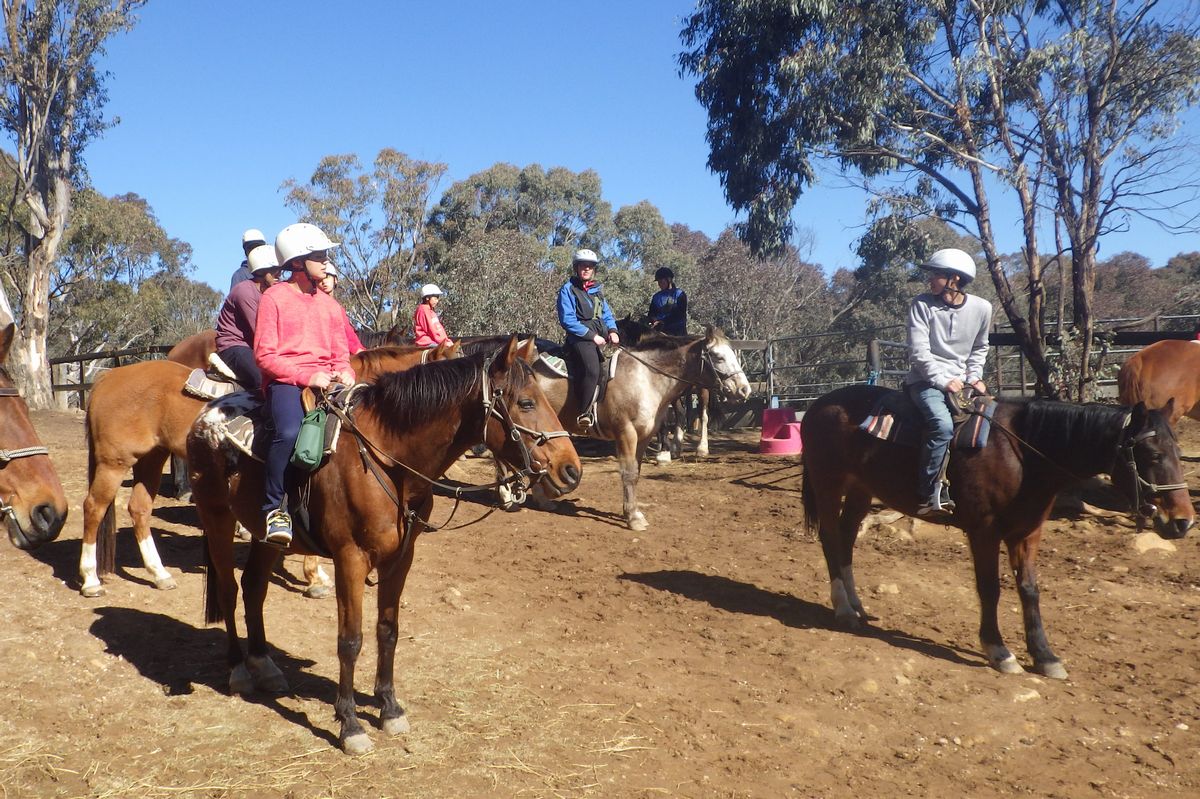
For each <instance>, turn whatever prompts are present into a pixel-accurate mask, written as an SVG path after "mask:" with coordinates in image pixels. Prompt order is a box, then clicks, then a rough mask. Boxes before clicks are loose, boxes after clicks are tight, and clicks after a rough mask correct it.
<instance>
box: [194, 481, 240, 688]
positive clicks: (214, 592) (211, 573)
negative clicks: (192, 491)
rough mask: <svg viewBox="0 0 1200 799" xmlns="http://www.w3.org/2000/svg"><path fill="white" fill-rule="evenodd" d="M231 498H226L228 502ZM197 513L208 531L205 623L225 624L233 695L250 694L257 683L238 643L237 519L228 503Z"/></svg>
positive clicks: (201, 508) (201, 507)
mask: <svg viewBox="0 0 1200 799" xmlns="http://www.w3.org/2000/svg"><path fill="white" fill-rule="evenodd" d="M227 501H228V499H227V498H226V502H227ZM196 512H197V513H198V514H199V515H200V525H201V526H202V527H203V528H204V551H205V554H206V556H207V557H206V562H205V574H204V621H205V623H207V624H213V623H216V622H219V621H224V622H225V638H226V649H225V662H226V665H227V666H228V667H229V692H230V693H233V694H249V693H252V692H253V691H254V680H253V678H252V677H251V676H250V672H249V671H248V670H247V669H246V663H245V655H244V654H243V653H242V645H241V642H240V641H239V640H238V631H237V596H238V584H237V579H236V578H235V577H234V571H233V568H234V566H233V528H234V525H235V523H236V520H235V519H234V517H233V512H232V511H231V510H230V509H229V506H228V504H225V505H222V504H221V503H220V502H213V503H206V502H202V503H198V504H197V505H196Z"/></svg>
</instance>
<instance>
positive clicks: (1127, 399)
mask: <svg viewBox="0 0 1200 799" xmlns="http://www.w3.org/2000/svg"><path fill="white" fill-rule="evenodd" d="M1141 373H1142V366H1141V359H1140V358H1139V357H1138V355H1137V354H1134V355H1133V357H1131V358H1130V359H1129V360H1127V361H1125V363H1123V364H1121V370H1120V371H1119V372H1117V398H1118V401H1119V402H1120V403H1121V404H1122V405H1136V404H1137V403H1139V402H1145V401H1146V395H1145V393H1144V392H1143V391H1142V381H1141Z"/></svg>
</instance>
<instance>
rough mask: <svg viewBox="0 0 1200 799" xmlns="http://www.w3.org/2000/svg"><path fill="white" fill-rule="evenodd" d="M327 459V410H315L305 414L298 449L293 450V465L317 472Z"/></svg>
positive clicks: (297, 438)
mask: <svg viewBox="0 0 1200 799" xmlns="http://www.w3.org/2000/svg"><path fill="white" fill-rule="evenodd" d="M324 457H325V409H324V408H313V409H312V410H311V411H309V412H308V413H306V414H304V421H302V422H301V423H300V433H299V435H297V436H296V448H295V449H294V450H292V465H293V466H297V467H299V468H301V469H305V470H306V471H310V472H311V471H315V470H316V468H317V467H318V466H320V465H321V459H322V458H324Z"/></svg>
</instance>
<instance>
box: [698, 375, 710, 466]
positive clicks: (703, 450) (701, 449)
mask: <svg viewBox="0 0 1200 799" xmlns="http://www.w3.org/2000/svg"><path fill="white" fill-rule="evenodd" d="M697 401H698V403H699V405H700V443H699V444H697V445H696V454H697V455H699V456H701V457H706V456H707V455H708V389H706V388H705V389H701V390H700V393H699V394H698V395H697Z"/></svg>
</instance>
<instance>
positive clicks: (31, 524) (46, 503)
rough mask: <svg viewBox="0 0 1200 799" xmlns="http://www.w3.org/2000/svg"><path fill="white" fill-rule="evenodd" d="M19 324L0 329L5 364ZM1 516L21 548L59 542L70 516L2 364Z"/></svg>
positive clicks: (51, 467)
mask: <svg viewBox="0 0 1200 799" xmlns="http://www.w3.org/2000/svg"><path fill="white" fill-rule="evenodd" d="M15 332H16V325H13V324H9V325H8V326H7V327H5V328H4V330H3V331H0V363H4V361H5V360H6V359H7V358H8V351H9V349H10V348H11V347H12V342H13V335H14V333H15ZM0 517H2V518H3V519H4V522H5V526H6V527H7V528H8V538H9V540H10V541H12V542H13V545H14V546H16V547H17V548H18V549H34V548H35V547H38V546H41V545H42V544H44V543H46V542H47V541H53V540H54V539H55V538H57V537H58V534H59V531H61V530H62V526H63V523H64V522H65V521H66V520H67V498H66V496H65V495H64V494H63V488H62V483H61V482H60V481H59V479H58V473H57V472H56V471H55V470H54V464H53V463H51V462H50V456H49V453H48V452H47V450H46V448H45V447H44V446H42V442H41V441H40V440H39V439H38V435H37V433H36V432H35V431H34V429H33V423H32V422H31V421H30V420H29V408H28V406H26V404H25V400H23V399H21V395H20V393H19V392H18V391H17V389H16V387H15V386H14V385H13V381H12V379H11V378H10V377H9V375H8V372H7V371H5V370H4V369H3V368H0Z"/></svg>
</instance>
